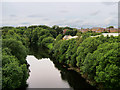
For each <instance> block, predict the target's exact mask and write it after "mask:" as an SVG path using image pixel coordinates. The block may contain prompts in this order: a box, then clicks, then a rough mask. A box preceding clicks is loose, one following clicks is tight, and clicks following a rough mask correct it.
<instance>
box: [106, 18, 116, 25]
mask: <svg viewBox="0 0 120 90" xmlns="http://www.w3.org/2000/svg"><path fill="white" fill-rule="evenodd" d="M104 23H105V24H106V25H117V24H118V20H117V19H115V18H114V17H108V18H106V19H105V20H104Z"/></svg>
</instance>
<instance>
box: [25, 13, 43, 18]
mask: <svg viewBox="0 0 120 90" xmlns="http://www.w3.org/2000/svg"><path fill="white" fill-rule="evenodd" d="M27 17H31V18H38V17H43V15H39V14H34V15H29V16H27Z"/></svg>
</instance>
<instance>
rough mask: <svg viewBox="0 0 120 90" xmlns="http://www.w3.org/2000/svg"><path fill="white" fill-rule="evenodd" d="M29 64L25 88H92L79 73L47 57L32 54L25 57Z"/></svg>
mask: <svg viewBox="0 0 120 90" xmlns="http://www.w3.org/2000/svg"><path fill="white" fill-rule="evenodd" d="M26 60H27V62H28V64H29V65H30V67H29V69H30V76H29V78H28V80H27V84H28V87H27V88H71V89H72V90H79V89H78V88H92V89H95V88H94V87H92V86H90V85H89V84H88V83H87V82H86V80H85V79H83V78H82V77H81V75H80V74H78V73H77V72H75V71H73V70H67V69H66V68H63V67H62V66H61V65H59V64H55V63H53V61H51V60H50V59H49V58H42V59H37V58H36V57H35V56H33V55H28V56H27V58H26Z"/></svg>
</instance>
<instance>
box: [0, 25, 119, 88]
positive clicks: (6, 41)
mask: <svg viewBox="0 0 120 90" xmlns="http://www.w3.org/2000/svg"><path fill="white" fill-rule="evenodd" d="M64 29H67V32H66V33H65V34H63V30H64ZM1 30H2V38H1V39H2V52H1V53H2V63H3V65H2V72H3V73H2V75H3V78H2V82H3V87H2V88H3V89H15V88H19V87H21V86H24V85H25V84H26V80H27V78H28V77H29V74H28V65H27V62H26V60H25V59H26V56H27V55H28V54H29V51H30V47H34V46H35V47H38V48H39V47H43V48H47V49H49V53H50V55H52V57H55V59H56V62H59V63H62V64H66V65H69V66H72V67H76V68H80V73H81V74H82V75H84V76H86V78H87V79H88V80H90V81H92V80H94V82H95V83H93V85H95V84H96V83H97V84H98V85H100V87H101V88H102V87H103V88H106V87H107V88H114V87H116V88H117V87H120V79H119V77H120V76H119V75H120V72H119V70H120V62H119V60H120V53H119V50H120V49H119V44H118V43H119V42H120V41H119V40H120V39H119V38H120V36H116V37H113V36H110V37H109V36H107V37H104V36H102V35H101V36H99V37H90V36H95V35H98V34H101V33H95V32H90V31H89V32H86V33H82V32H79V31H77V29H75V28H70V27H59V26H57V25H54V26H53V27H49V26H45V25H38V26H29V27H2V28H1ZM64 35H77V36H78V38H76V39H70V40H62V38H63V37H64Z"/></svg>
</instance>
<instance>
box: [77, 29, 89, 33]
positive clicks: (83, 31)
mask: <svg viewBox="0 0 120 90" xmlns="http://www.w3.org/2000/svg"><path fill="white" fill-rule="evenodd" d="M79 31H81V32H82V33H85V32H88V31H90V30H89V29H79Z"/></svg>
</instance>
